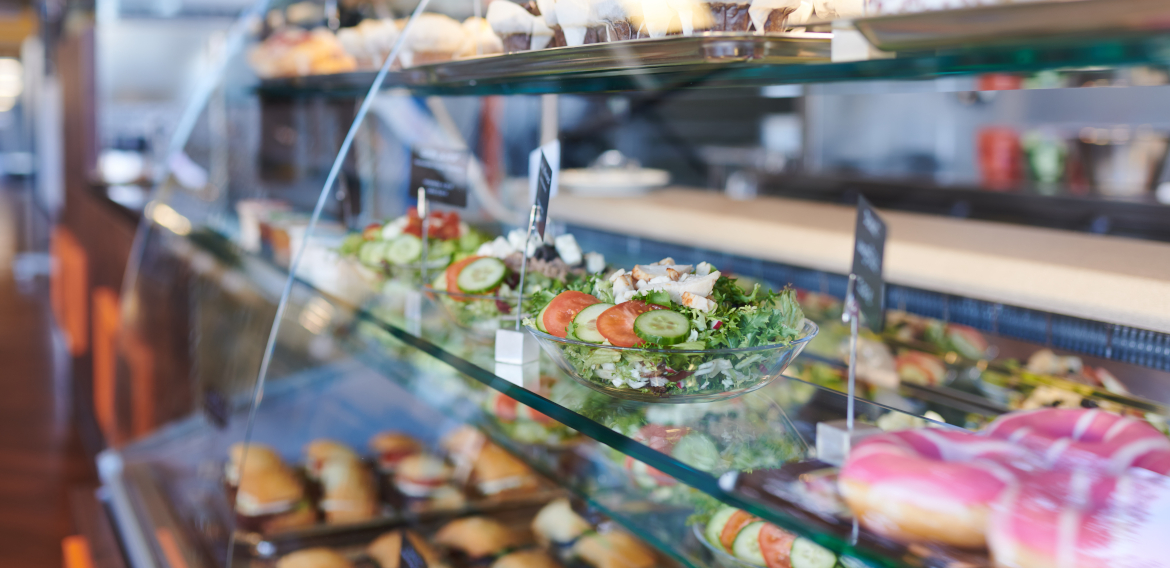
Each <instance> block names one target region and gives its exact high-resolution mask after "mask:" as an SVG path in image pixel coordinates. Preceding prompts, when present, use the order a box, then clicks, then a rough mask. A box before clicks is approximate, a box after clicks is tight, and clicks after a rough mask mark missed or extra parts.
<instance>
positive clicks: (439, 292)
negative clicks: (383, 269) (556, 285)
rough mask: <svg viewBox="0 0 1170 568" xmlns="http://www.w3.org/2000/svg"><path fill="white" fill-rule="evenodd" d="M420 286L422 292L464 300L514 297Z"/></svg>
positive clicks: (527, 297)
mask: <svg viewBox="0 0 1170 568" xmlns="http://www.w3.org/2000/svg"><path fill="white" fill-rule="evenodd" d="M420 288H421V291H422V293H424V294H436V295H440V296H447V297H448V298H457V299H466V300H491V301H493V302H499V301H513V300H515V299H516V295H515V294H508V295H507V296H502V295H500V294H496V295H494V296H488V295H485V294H468V293H466V292H451V291H450V290H440V289H438V288H435V287H434V286H431V285H430V284H423V285H422V286H421V287H420ZM530 297H531V296H524V297H523V298H521V300H527V299H529V298H530Z"/></svg>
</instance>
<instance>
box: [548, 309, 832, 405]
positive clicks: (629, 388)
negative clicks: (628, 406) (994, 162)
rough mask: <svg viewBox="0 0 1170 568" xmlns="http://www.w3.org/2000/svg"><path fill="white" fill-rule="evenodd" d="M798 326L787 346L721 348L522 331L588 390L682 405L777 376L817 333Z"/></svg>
mask: <svg viewBox="0 0 1170 568" xmlns="http://www.w3.org/2000/svg"><path fill="white" fill-rule="evenodd" d="M801 323H802V326H801V328H800V334H799V336H798V338H797V339H794V340H792V341H790V342H788V343H785V344H779V345H762V346H758V347H741V348H725V349H675V348H669V347H667V348H642V347H616V346H613V345H606V344H600V343H589V342H586V341H580V340H577V339H568V338H563V337H557V336H554V335H550V334H548V333H545V332H542V331H540V330H538V329H536V328H533V327H528V331H529V332H530V333H532V335H533V336H535V337H536V339H537V340H538V341H539V343H540V346H541V348H542V349H543V350H544V352H545V353H547V354H548V355H549V356H550V357H552V359H553V361H556V363H557V366H558V367H560V368H561V369H562V370H564V371H565V372H566V373H568V374H569V376H570V377H572V378H573V379H574V380H576V381H577V382H579V383H581V384H583V385H585V386H587V387H589V388H591V389H593V390H596V391H598V392H602V393H605V394H608V395H610V396H613V397H616V398H622V399H627V400H636V401H641V402H659V403H676V404H685V403H697V402H712V401H716V400H725V399H729V398H735V397H737V396H741V395H744V394H747V393H749V392H752V391H754V390H756V389H759V388H761V387H763V386H764V385H767V384H768V383H769V382H771V381H772V380H774V379H775V378H776V377H779V376H780V375H781V374H783V373H784V370H785V369H786V368H788V365H789V364H790V363H792V361H793V360H794V359H796V356H797V355H800V352H801V351H802V350H803V349H804V346H805V345H807V344H808V342H809V341H810V340H812V338H813V337H814V336H816V334H817V329H818V328H817V324H815V323H813V322H812V321H810V320H808V319H805V320H803V321H802V322H801Z"/></svg>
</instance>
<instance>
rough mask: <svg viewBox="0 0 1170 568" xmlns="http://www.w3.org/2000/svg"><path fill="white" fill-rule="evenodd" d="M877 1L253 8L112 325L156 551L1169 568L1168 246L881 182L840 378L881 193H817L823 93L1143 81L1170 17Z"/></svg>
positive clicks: (136, 471) (233, 557)
mask: <svg viewBox="0 0 1170 568" xmlns="http://www.w3.org/2000/svg"><path fill="white" fill-rule="evenodd" d="M857 4H858V5H857V6H853V3H850V2H807V1H799V2H765V1H763V0H756V1H754V2H751V3H739V4H737V3H721V2H705V3H696V2H687V1H680V2H675V1H670V2H666V1H661V2H659V1H657V0H654V1H651V0H643V1H641V2H618V1H614V2H605V1H600V2H584V1H577V0H555V1H552V0H550V1H549V2H543V1H540V2H529V3H528V4H524V5H521V4H518V3H513V2H509V1H508V0H494V1H492V2H488V3H486V5H482V4H481V3H480V2H475V3H474V4H472V5H462V4H458V5H457V4H456V3H452V2H439V1H438V0H435V2H434V3H433V4H431V3H429V2H428V0H424V1H423V2H421V3H420V4H418V5H416V6H399V5H398V3H386V4H380V3H379V4H374V3H370V4H353V5H351V4H349V3H344V2H343V3H336V2H330V3H326V4H324V5H321V4H316V3H312V2H301V3H296V4H289V5H277V4H271V5H269V4H268V3H266V2H262V3H260V4H257V5H256V6H254V7H252V8H250V9H248V10H246V11H245V12H244V13H243V14H242V15H241V16H240V18H239V19H238V20H237V21H236V22H235V24H234V25H233V26H232V27H231V28H230V30H229V31H228V32H227V35H226V36H225V38H224V40H223V49H222V53H221V54H220V59H219V60H218V61H217V62H216V64H215V65H214V66H213V69H212V73H209V75H208V76H207V77H205V78H204V81H203V82H202V83H201V84H200V85H197V86H196V88H194V89H193V94H192V97H191V101H190V102H189V103H188V106H187V108H186V109H185V111H184V115H183V117H182V119H181V120H180V121H179V123H178V124H179V125H178V127H176V128H175V129H174V135H173V139H172V140H171V142H170V146H169V148H170V150H169V155H168V158H167V160H166V167H165V168H164V169H163V172H164V173H163V175H161V176H160V177H159V181H158V183H157V185H156V187H155V188H154V190H153V191H152V193H151V197H150V200H149V203H148V205H147V206H146V208H145V211H144V213H143V221H142V224H141V226H140V227H139V231H138V235H137V237H136V240H135V249H134V251H133V256H132V258H131V263H130V269H129V270H128V273H127V275H126V284H125V287H124V293H123V296H122V298H121V302H120V310H121V321H122V327H121V330H120V333H119V336H118V349H117V351H118V361H117V366H116V368H117V373H116V375H115V377H114V386H113V388H111V389H110V390H109V391H108V392H110V393H111V394H110V396H111V397H112V400H110V401H106V402H107V403H108V405H109V407H110V408H115V409H117V410H118V412H117V413H115V414H112V415H109V416H106V417H104V418H103V423H102V424H101V426H102V431H103V433H104V434H105V437H106V440H107V442H108V444H109V449H108V450H106V451H105V452H104V453H102V454H101V456H99V460H98V465H99V472H100V474H101V476H102V481H103V485H104V488H103V495H104V496H105V502H106V505H107V507H108V510H109V511H110V514H111V516H112V518H113V519H114V522H115V525H116V526H117V528H118V533H119V535H120V538H121V542H122V545H123V549H124V551H125V553H126V557H127V560H128V563H129V564H130V565H133V566H171V567H186V566H191V567H194V566H207V567H218V566H281V567H289V568H291V567H294V566H380V567H381V568H392V567H396V566H398V565H399V563H406V564H407V565H409V566H411V567H412V568H418V567H419V566H440V565H443V566H452V567H455V566H487V565H491V566H498V567H500V568H509V567H511V566H528V565H533V566H592V567H594V568H611V567H614V568H617V567H620V568H650V567H651V566H687V567H705V566H721V567H725V568H732V567H734V568H747V567H756V568H789V567H792V568H834V567H837V566H842V567H846V568H854V567H860V566H875V567H876V566H891V567H892V566H1040V565H1062V566H1098V565H1135V566H1136V565H1142V566H1146V565H1149V566H1161V565H1164V563H1165V562H1166V560H1165V559H1166V558H1168V557H1170V555H1168V554H1164V553H1165V552H1168V551H1167V550H1165V548H1164V547H1165V545H1164V543H1163V542H1161V540H1160V539H1159V538H1158V537H1157V536H1156V535H1157V534H1158V531H1159V530H1162V531H1163V532H1164V529H1165V528H1167V522H1170V507H1168V506H1167V503H1170V479H1167V477H1166V475H1167V474H1168V473H1170V437H1167V416H1170V410H1168V409H1167V404H1168V402H1170V375H1168V374H1167V373H1168V372H1170V339H1168V338H1170V335H1167V333H1170V307H1167V306H1166V305H1164V304H1165V299H1164V298H1166V297H1170V296H1166V295H1165V294H1164V293H1165V292H1167V291H1170V290H1166V288H1167V286H1168V284H1167V283H1170V274H1167V273H1166V268H1165V267H1166V266H1170V263H1167V262H1166V261H1167V260H1170V248H1167V246H1166V245H1164V244H1162V243H1158V242H1154V241H1142V240H1136V239H1128V238H1122V237H1116V236H1103V235H1093V234H1085V233H1074V232H1070V231H1061V230H1054V229H1048V228H1042V227H1035V226H1023V225H1020V224H1006V223H995V222H990V221H984V220H979V219H963V218H962V217H966V216H967V215H952V216H949V217H946V216H937V215H923V214H921V213H916V212H914V211H915V210H914V208H913V207H910V206H896V205H890V206H889V207H888V208H887V207H886V203H890V202H892V201H897V199H893V198H889V197H888V196H887V198H886V199H885V201H882V200H878V204H879V209H880V212H881V215H882V216H883V217H884V218H885V219H886V222H887V223H888V224H889V228H890V236H889V240H888V243H887V254H886V259H885V267H884V277H885V281H886V284H885V286H884V290H883V292H882V295H883V297H884V306H885V310H884V316H883V319H884V322H872V321H871V322H869V323H871V324H873V325H871V326H869V328H863V329H862V330H861V331H860V332H859V335H858V337H856V346H857V347H856V359H855V363H854V364H853V366H852V369H851V368H850V365H849V360H850V348H849V346H850V343H851V333H850V327H849V324H848V323H846V321H845V320H843V314H848V313H849V312H850V307H849V306H850V304H849V302H847V301H846V298H847V296H848V295H849V294H848V290H849V286H850V284H849V282H850V278H849V276H848V274H849V272H850V269H849V261H850V260H851V259H852V250H853V249H852V247H853V231H854V222H855V215H856V210H855V208H854V206H853V203H855V202H856V198H857V195H859V194H866V193H867V191H868V190H871V189H873V190H874V191H875V192H878V189H874V188H875V187H876V186H875V185H872V184H869V185H867V184H864V183H862V184H857V185H848V184H847V185H848V188H847V189H846V190H844V191H843V194H844V195H845V196H846V197H848V198H850V199H852V201H850V203H849V204H847V205H840V204H833V203H825V202H826V201H833V200H834V199H836V198H828V199H826V198H819V199H817V198H814V200H807V199H800V198H799V197H800V196H799V195H796V194H799V193H800V191H803V190H804V189H801V188H807V187H808V186H807V185H801V186H799V187H797V185H799V180H801V179H807V178H808V177H815V176H816V174H817V172H816V171H815V168H814V166H815V164H814V162H815V160H811V159H809V156H802V155H801V152H811V148H813V147H816V146H817V144H820V145H821V147H826V146H831V145H826V144H825V143H824V140H823V138H822V139H817V140H820V142H816V140H814V139H816V137H817V136H822V137H823V136H825V133H826V132H827V131H828V129H820V130H817V131H814V130H813V127H814V125H815V124H820V123H817V122H815V121H813V120H812V119H810V117H812V116H814V115H815V113H816V112H818V111H817V109H816V108H815V107H817V105H818V104H820V105H822V107H821V108H822V111H823V108H824V107H823V105H824V104H825V100H820V101H819V102H818V99H816V97H813V96H810V95H809V93H812V92H813V90H814V89H816V88H825V89H845V90H848V89H855V91H856V92H860V93H871V94H870V95H867V96H872V97H874V98H875V100H877V99H878V98H880V97H882V96H887V94H886V93H885V92H884V91H883V89H884V87H883V88H878V87H877V85H879V84H880V85H886V86H889V88H890V90H891V91H892V92H894V93H895V94H898V93H905V92H920V91H923V90H926V91H930V92H938V93H942V94H945V95H946V96H948V97H951V96H952V95H956V93H968V94H967V95H964V96H969V97H975V98H978V97H984V98H987V97H990V96H991V95H989V94H988V93H994V92H995V89H994V88H990V87H989V86H988V85H985V84H983V83H985V82H988V81H989V80H987V79H985V78H986V77H999V78H1000V79H999V80H1001V81H1004V82H1005V84H1007V85H1008V87H1005V88H1006V89H1009V90H1010V89H1021V88H1023V83H1022V82H1012V81H1011V80H1009V79H1010V78H1012V77H1034V76H1036V75H1038V74H1041V73H1050V74H1051V73H1057V74H1068V75H1072V74H1076V73H1083V72H1085V71H1084V70H1086V69H1092V70H1099V69H1111V70H1116V71H1117V73H1118V74H1122V73H1133V74H1134V75H1133V76H1136V75H1137V72H1136V71H1134V70H1138V69H1141V70H1151V69H1160V68H1162V67H1163V66H1165V65H1167V64H1170V59H1168V58H1167V57H1166V50H1165V45H1164V44H1165V43H1166V42H1167V41H1170V36H1168V35H1166V33H1165V30H1163V29H1162V28H1163V27H1164V26H1162V25H1161V24H1160V23H1157V22H1163V21H1166V20H1165V16H1166V15H1167V13H1166V11H1167V8H1166V7H1165V6H1162V5H1160V3H1157V2H1148V1H1145V0H1140V1H1139V0H1127V2H1125V5H1126V6H1127V7H1126V9H1124V10H1122V9H1118V8H1116V7H1114V6H1116V2H1113V3H1107V2H1102V1H1100V0H1077V1H1075V2H1059V3H1054V2H1034V3H1018V4H995V5H987V6H976V7H967V8H961V9H945V8H947V6H939V8H942V9H938V10H931V11H917V9H916V8H914V6H913V5H912V3H906V4H907V5H906V6H902V5H901V3H896V2H895V3H873V2H871V3H869V6H868V8H867V7H866V6H864V5H862V4H861V3H857ZM867 10H868V13H867V12H866V11H867ZM577 16H581V19H580V20H578V19H577ZM396 17H397V19H395V18H396ZM1159 17H1160V18H1162V19H1158V18H1159ZM1127 76H1128V75H1127ZM1134 88H1142V87H1134ZM1150 88H1157V87H1150ZM866 89H869V90H868V91H867V90H866ZM879 106H880V105H879ZM819 116H820V117H821V118H822V119H825V117H826V116H828V115H824V114H822V115H819ZM861 122H864V121H859V123H861ZM1149 123H1150V124H1151V125H1153V126H1149V125H1147V126H1145V127H1144V129H1143V128H1135V129H1134V130H1133V131H1132V132H1130V133H1129V134H1127V136H1129V137H1130V138H1132V139H1133V140H1137V139H1138V138H1142V137H1147V138H1149V139H1150V140H1162V141H1163V142H1162V144H1161V146H1158V145H1157V144H1156V143H1155V142H1149V144H1146V145H1144V146H1142V148H1145V149H1146V150H1148V151H1149V152H1150V153H1152V154H1151V155H1156V156H1155V157H1156V159H1155V158H1149V159H1148V160H1147V162H1150V163H1152V162H1157V161H1158V160H1160V159H1164V157H1165V152H1166V147H1165V146H1166V145H1165V142H1164V137H1162V138H1159V136H1161V135H1160V134H1159V135H1156V131H1157V127H1158V122H1157V117H1150V118H1149ZM862 134H864V133H858V135H859V136H860V135H862ZM887 134H888V138H889V140H890V143H891V144H895V143H896V141H897V139H898V138H899V136H898V135H897V133H896V132H894V133H887ZM885 135H886V134H883V136H885ZM1110 136H1112V134H1110ZM761 137H763V142H761V141H760V140H761ZM984 138H986V140H984ZM1001 138H1002V137H1001ZM1111 140H1113V139H1112V138H1110V139H1109V141H1107V140H1105V139H1103V138H1102V139H1101V141H1100V144H1098V145H1100V146H1108V145H1109V144H1113V142H1112V141H1111ZM814 142H816V144H814ZM749 143H750V144H756V145H758V146H759V147H757V148H754V149H745V147H744V146H745V145H746V144H749ZM997 144H999V145H998V146H997ZM1005 144H1006V146H1007V147H1011V142H1003V141H1002V140H1000V139H997V138H995V136H994V133H993V134H988V135H986V136H982V135H981V138H980V139H979V144H978V151H979V153H980V154H979V155H980V156H981V157H982V156H984V155H987V156H989V157H987V158H986V160H984V162H986V164H984V162H980V163H981V167H982V166H984V165H985V166H986V167H985V171H987V172H991V173H993V174H994V173H995V172H997V171H999V170H996V167H997V165H998V164H999V162H996V159H998V157H999V156H1000V155H1001V154H1002V153H1003V151H1004V150H1003V147H1004V145H1005ZM1158 148H1160V152H1161V153H1160V154H1159V153H1158ZM1009 149H1010V148H1009ZM1017 150H1019V149H1018V148H1017ZM1050 150H1051V149H1050ZM1039 151H1040V150H1037V152H1039ZM997 152H999V154H997ZM1051 152H1056V154H1055V155H1061V154H1060V153H1059V152H1058V151H1056V150H1051V151H1050V154H1051ZM1027 156H1029V158H1028V159H1032V158H1033V157H1035V160H1041V159H1042V156H1041V155H1040V154H1035V155H1033V154H1027ZM1131 158H1132V159H1131V160H1130V161H1129V162H1128V164H1129V167H1130V168H1131V169H1133V168H1138V169H1140V168H1142V167H1146V166H1145V164H1147V162H1140V163H1139V162H1138V161H1136V160H1137V158H1136V157H1133V156H1131ZM1013 159H1015V160H1018V159H1019V158H1013ZM1012 163H1015V162H1012ZM1036 163H1037V164H1039V163H1040V162H1036ZM1088 163H1093V164H1097V163H1104V162H1100V161H1098V162H1092V161H1090V162H1088ZM1118 163H1120V162H1118ZM1159 163H1160V162H1159ZM1018 166H1019V164H1018V163H1015V166H1011V165H1010V164H1009V166H1006V167H1008V169H1009V170H1010V168H1011V167H1018ZM1116 167H1118V168H1122V167H1124V166H1123V165H1117V166H1116ZM1009 173H1010V172H1009ZM1156 174H1157V172H1154V173H1152V174H1149V175H1147V176H1146V178H1142V179H1143V181H1142V183H1143V184H1146V185H1150V184H1153V183H1154V181H1156V179H1155V178H1157V177H1158V176H1157V175H1156ZM1005 175H1006V174H1005ZM1117 176H1122V174H1120V173H1119V174H1117ZM992 177H994V176H992ZM1009 177H1010V176H1009ZM997 179H998V178H997ZM1094 179H1096V178H1094ZM1118 179H1120V177H1119V178H1118ZM1131 181H1132V180H1131ZM883 183H889V182H883ZM1119 183H1120V182H1119ZM790 184H791V187H796V189H794V190H793V191H791V192H789V193H787V194H786V193H785V191H783V190H784V189H785V188H788V187H790ZM712 187H714V188H717V189H710V188H712ZM776 188H780V190H775V189H776ZM793 195H796V197H793ZM834 195H837V194H834ZM1150 206H1151V207H1160V206H1159V205H1150ZM1119 207H1120V205H1119ZM1090 232H1093V231H1090ZM1096 232H1101V231H1096ZM1154 238H1157V237H1154ZM851 376H855V377H856V379H855V381H851V380H850V377H851ZM1138 495H1141V496H1143V497H1142V498H1138V497H1137V496H1138Z"/></svg>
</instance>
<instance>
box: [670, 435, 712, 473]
mask: <svg viewBox="0 0 1170 568" xmlns="http://www.w3.org/2000/svg"><path fill="white" fill-rule="evenodd" d="M670 455H671V457H673V458H674V459H676V460H678V461H680V462H683V463H685V464H687V465H689V466H691V467H693V468H695V469H697V470H699V471H708V472H709V471H715V470H716V469H717V468H718V467H719V462H720V461H721V459H720V456H719V446H717V445H716V444H715V440H714V439H713V438H711V436H708V435H706V434H704V433H702V432H691V433H690V434H687V435H686V436H683V437H682V439H681V440H679V441H678V443H677V444H675V445H674V449H673V450H671V452H670Z"/></svg>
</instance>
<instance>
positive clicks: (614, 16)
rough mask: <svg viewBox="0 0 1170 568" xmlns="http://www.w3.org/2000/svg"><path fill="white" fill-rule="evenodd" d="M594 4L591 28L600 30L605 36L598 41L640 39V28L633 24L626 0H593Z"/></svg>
mask: <svg viewBox="0 0 1170 568" xmlns="http://www.w3.org/2000/svg"><path fill="white" fill-rule="evenodd" d="M592 3H593V7H592V11H591V15H590V24H591V25H590V27H594V28H598V29H600V30H601V33H603V34H604V35H602V36H600V37H599V38H598V41H625V40H628V39H635V38H637V37H638V28H637V27H636V26H635V25H634V24H633V23H632V22H631V19H630V13H629V11H628V10H627V9H626V6H627V4H626V2H625V0H592ZM630 5H633V3H630Z"/></svg>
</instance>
